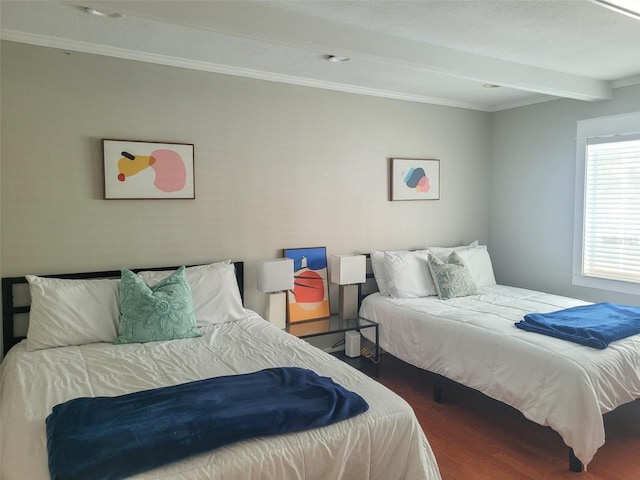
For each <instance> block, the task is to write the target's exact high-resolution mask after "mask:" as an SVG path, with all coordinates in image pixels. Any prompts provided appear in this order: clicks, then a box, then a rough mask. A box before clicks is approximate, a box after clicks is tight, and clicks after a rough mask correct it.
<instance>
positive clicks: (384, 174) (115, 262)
mask: <svg viewBox="0 0 640 480" xmlns="http://www.w3.org/2000/svg"><path fill="white" fill-rule="evenodd" d="M1 62H2V64H1V67H2V69H1V97H2V103H1V135H2V145H1V162H2V184H1V187H0V188H1V190H0V191H1V194H2V197H1V202H2V214H1V217H0V227H1V240H0V241H1V245H2V251H1V256H0V265H1V268H2V272H1V273H2V275H3V276H12V275H24V274H27V273H33V274H49V273H62V272H74V271H90V270H97V269H112V268H120V267H144V266H160V265H173V264H181V263H196V262H203V261H210V260H218V259H224V258H233V259H240V260H244V261H245V262H246V282H245V283H246V289H247V302H246V303H247V306H248V307H250V308H253V309H255V310H257V311H258V312H259V313H263V312H262V310H263V307H264V296H263V294H261V293H260V292H258V291H257V290H256V288H255V261H256V260H258V259H264V258H275V257H278V256H280V255H281V249H282V248H294V247H309V246H326V247H327V252H328V254H329V255H331V254H337V253H351V252H361V251H368V250H371V249H393V248H408V247H418V246H425V245H434V244H443V245H446V244H458V243H460V242H469V241H472V240H474V239H479V240H480V241H481V242H486V241H487V239H488V229H489V146H490V142H491V137H490V131H489V128H490V114H488V113H483V112H477V111H470V110H464V109H457V108H449V107H440V106H432V105H424V104H416V103H410V102H403V101H397V100H388V99H382V98H376V97H368V96H362V95H354V94H346V93H339V92H332V91H325V90H320V89H313V88H307V87H297V86H291V85H284V84H279V83H273V82H266V81H260V80H252V79H246V78H240V77H233V76H226V75H219V74H212V73H206V72H198V71H191V70H186V69H179V68H173V67H166V66H160V65H153V64H146V63H141V62H135V61H128V60H121V59H115V58H110V57H102V56H97V55H89V54H81V53H71V54H66V53H65V52H63V51H61V50H56V49H50V48H44V47H37V46H31V45H26V44H19V43H13V42H2V58H1ZM102 138H113V139H129V140H157V141H168V142H171V141H174V142H184V143H193V144H195V155H196V199H195V200H155V201H154V200H137V201H131V200H118V201H116V200H110V201H105V200H103V199H102V182H103V179H102V150H101V139H102ZM394 156H396V157H418V158H438V159H440V160H441V200H439V201H413V202H389V201H388V200H387V195H388V194H387V192H388V160H387V159H388V158H389V157H394ZM336 293H337V290H336V289H335V288H332V297H333V298H332V301H333V304H334V310H335V307H337V301H335V296H336Z"/></svg>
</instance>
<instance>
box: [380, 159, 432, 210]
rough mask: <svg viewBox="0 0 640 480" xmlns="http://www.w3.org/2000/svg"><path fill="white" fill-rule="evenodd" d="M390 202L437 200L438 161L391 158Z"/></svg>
mask: <svg viewBox="0 0 640 480" xmlns="http://www.w3.org/2000/svg"><path fill="white" fill-rule="evenodd" d="M390 172H391V173H390V175H389V177H390V185H389V199H390V200H439V199H440V160H432V159H419V158H392V159H391V169H390Z"/></svg>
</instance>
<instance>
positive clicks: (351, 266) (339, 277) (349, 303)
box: [331, 255, 367, 320]
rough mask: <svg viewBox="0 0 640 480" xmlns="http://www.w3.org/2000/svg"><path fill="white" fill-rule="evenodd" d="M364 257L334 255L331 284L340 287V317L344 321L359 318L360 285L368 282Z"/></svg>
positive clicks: (332, 257) (332, 258)
mask: <svg viewBox="0 0 640 480" xmlns="http://www.w3.org/2000/svg"><path fill="white" fill-rule="evenodd" d="M366 277H367V259H366V257H365V256H364V255H332V256H331V282H332V283H337V284H338V285H340V292H339V302H338V316H339V317H340V318H341V319H342V320H348V319H351V318H357V317H358V284H359V283H364V282H366V280H367V278H366Z"/></svg>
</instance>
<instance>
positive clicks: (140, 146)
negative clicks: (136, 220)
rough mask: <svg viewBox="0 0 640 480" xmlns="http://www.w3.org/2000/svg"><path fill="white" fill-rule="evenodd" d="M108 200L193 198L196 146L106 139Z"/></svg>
mask: <svg viewBox="0 0 640 480" xmlns="http://www.w3.org/2000/svg"><path fill="white" fill-rule="evenodd" d="M102 152H103V160H104V198H105V199H106V200H112V199H119V200H127V199H176V198H181V199H193V198H195V186H194V185H195V175H194V160H193V145H192V144H188V143H159V142H141V141H133V140H108V139H103V140H102Z"/></svg>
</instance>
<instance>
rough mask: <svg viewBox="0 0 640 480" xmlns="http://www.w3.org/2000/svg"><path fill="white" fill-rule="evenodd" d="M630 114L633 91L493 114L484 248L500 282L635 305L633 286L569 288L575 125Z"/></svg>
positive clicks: (637, 105) (635, 102)
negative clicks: (625, 289)
mask: <svg viewBox="0 0 640 480" xmlns="http://www.w3.org/2000/svg"><path fill="white" fill-rule="evenodd" d="M634 111H640V85H635V86H631V87H626V88H620V89H616V90H614V97H613V99H612V100H610V101H605V102H598V103H586V102H578V101H573V100H555V101H552V102H547V103H542V104H538V105H531V106H527V107H521V108H516V109H512V110H506V111H502V112H497V113H494V114H493V117H492V123H493V124H492V162H491V187H490V190H491V206H490V212H491V213H490V218H491V220H490V223H489V225H490V229H489V246H490V250H491V258H492V260H493V266H494V270H495V273H496V278H497V280H498V282H499V283H504V284H507V285H516V286H522V287H526V288H532V289H535V290H542V291H546V292H552V293H556V294H559V295H566V296H571V297H578V298H582V299H585V300H588V301H613V302H619V303H627V304H633V305H640V284H639V285H638V290H637V291H638V294H637V295H629V294H626V295H625V294H616V293H614V292H608V291H601V290H594V289H589V288H585V287H577V286H573V285H572V284H571V273H572V259H573V221H574V217H573V215H574V203H575V181H576V179H575V172H576V121H577V120H582V119H586V118H596V117H602V116H607V115H616V114H621V113H628V112H634ZM639 127H640V126H639Z"/></svg>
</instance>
